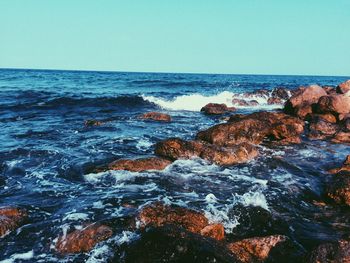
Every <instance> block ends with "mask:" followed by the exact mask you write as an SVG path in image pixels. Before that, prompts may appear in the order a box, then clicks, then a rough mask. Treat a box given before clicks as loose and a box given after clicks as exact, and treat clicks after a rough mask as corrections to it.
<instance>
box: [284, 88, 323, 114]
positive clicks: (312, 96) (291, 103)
mask: <svg viewBox="0 0 350 263" xmlns="http://www.w3.org/2000/svg"><path fill="white" fill-rule="evenodd" d="M326 95H327V92H326V91H325V90H324V89H323V88H321V87H320V86H318V85H311V86H309V87H307V88H304V89H299V90H298V91H297V92H296V93H295V94H294V95H293V96H292V97H291V98H290V99H289V100H288V101H287V102H286V104H285V106H284V110H285V112H287V113H289V114H294V110H295V108H297V107H299V106H300V105H302V104H308V105H312V104H314V103H317V102H318V100H319V99H320V98H321V97H322V96H326Z"/></svg>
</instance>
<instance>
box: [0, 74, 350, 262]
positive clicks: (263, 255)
mask: <svg viewBox="0 0 350 263" xmlns="http://www.w3.org/2000/svg"><path fill="white" fill-rule="evenodd" d="M266 92H268V91H264V90H261V91H257V92H255V93H252V94H247V95H246V96H247V98H248V100H238V99H236V98H233V104H234V105H239V106H249V105H253V104H254V103H256V102H255V101H254V99H253V98H254V96H253V95H256V94H260V95H264V94H266ZM272 94H273V96H272V97H271V98H269V101H268V103H269V104H283V105H284V106H283V109H282V110H277V111H261V112H255V113H251V114H233V111H235V108H233V107H228V106H227V105H225V104H214V103H210V104H207V105H203V108H202V112H203V114H206V115H208V117H211V116H217V115H222V116H224V117H225V116H226V117H227V118H226V121H225V122H224V123H219V124H216V125H214V126H212V127H209V128H208V129H204V130H200V131H198V132H197V134H196V135H195V136H194V138H192V139H191V140H186V139H183V138H172V137H170V138H168V139H165V140H162V141H159V142H158V143H157V144H156V145H155V146H154V156H145V157H143V158H139V159H125V158H120V159H118V160H114V161H112V162H110V163H106V164H103V165H101V166H98V167H95V168H94V172H95V173H100V172H104V171H109V170H126V171H131V172H146V173H147V171H151V170H152V171H153V170H164V169H167V167H168V166H169V165H171V164H172V163H173V162H175V161H176V160H187V159H193V158H200V159H203V160H205V161H206V162H208V163H211V164H215V165H219V166H223V167H227V166H233V165H239V164H242V163H246V162H250V161H252V160H254V159H256V158H258V156H259V152H260V151H261V147H262V146H264V147H267V148H269V147H275V146H280V145H290V146H293V145H295V144H300V143H301V142H302V141H303V140H310V141H314V140H327V141H330V142H332V143H337V144H349V143H350V80H349V81H346V82H344V83H340V84H339V85H338V86H337V87H328V86H327V87H321V86H318V85H311V86H307V87H299V88H298V89H296V90H292V91H290V90H287V89H283V88H280V87H279V88H276V89H275V90H274V91H273V92H272ZM250 97H252V99H251V100H250ZM136 118H138V119H140V121H156V122H161V123H163V124H164V125H167V123H169V122H171V121H173V120H172V117H171V116H169V115H167V114H165V113H160V112H148V113H145V114H143V115H141V116H137V117H136ZM101 124H102V122H101V121H97V120H87V121H86V122H85V126H90V127H91V126H92V127H95V126H100V125H101ZM348 154H350V153H348ZM324 172H328V173H329V176H330V178H331V179H330V181H329V184H328V185H327V186H326V187H325V189H324V196H323V200H322V201H323V202H324V203H326V204H327V205H329V206H340V207H342V208H343V209H350V208H349V206H350V155H348V156H347V158H346V160H345V161H344V163H343V165H342V166H341V167H333V168H332V169H330V170H328V171H324ZM134 210H135V213H134V214H133V216H131V218H128V220H126V222H124V224H125V230H127V231H132V232H136V233H137V234H138V238H137V239H135V240H133V242H130V243H129V244H128V245H127V246H125V245H124V246H121V247H120V248H117V249H116V251H115V256H114V259H113V260H114V261H115V262H119V260H120V258H123V262H312V263H313V262H315V263H316V262H350V236H344V237H343V238H342V239H339V240H337V241H336V242H333V243H329V242H325V243H323V244H319V246H317V247H314V248H313V249H312V250H310V251H306V250H305V249H303V248H301V247H300V245H299V244H297V243H296V242H294V240H293V237H291V236H287V235H283V234H281V233H277V232H276V233H269V234H266V235H264V236H248V237H245V238H241V237H235V236H234V235H232V234H231V235H227V233H226V232H225V228H224V225H223V224H222V223H220V222H213V221H212V220H210V219H209V218H207V217H206V215H205V214H204V213H203V211H195V210H192V209H189V208H186V207H182V206H178V205H173V204H165V203H164V202H158V201H155V202H152V203H148V204H145V205H143V206H140V207H137V208H135V209H134ZM30 218H31V214H30V213H28V212H27V211H25V210H23V209H21V208H17V207H5V208H0V238H3V237H4V236H6V235H14V234H15V232H16V229H18V228H20V227H21V226H23V225H24V224H26V222H27V221H29V222H30ZM116 230H117V227H116V226H115V225H114V222H113V220H105V221H101V222H100V221H99V222H84V227H83V228H80V229H73V227H72V229H69V231H67V232H65V233H60V234H59V235H58V236H57V237H54V236H53V242H52V244H51V249H52V250H53V251H55V253H57V254H59V255H67V254H74V253H83V252H88V251H90V250H91V249H92V248H93V247H95V246H96V245H97V244H99V243H101V242H104V241H106V240H109V239H111V238H113V235H114V234H115V233H116ZM53 235H54V234H53Z"/></svg>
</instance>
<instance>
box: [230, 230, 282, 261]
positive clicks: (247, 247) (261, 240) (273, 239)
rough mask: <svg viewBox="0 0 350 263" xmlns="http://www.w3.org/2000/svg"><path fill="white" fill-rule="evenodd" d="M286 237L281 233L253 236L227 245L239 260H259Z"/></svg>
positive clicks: (264, 257) (266, 256)
mask: <svg viewBox="0 0 350 263" xmlns="http://www.w3.org/2000/svg"><path fill="white" fill-rule="evenodd" d="M287 239H288V238H287V237H286V236H282V235H274V236H267V237H253V238H247V239H243V240H240V241H236V242H233V243H230V244H228V246H227V247H228V248H229V250H230V251H231V252H232V253H233V254H234V255H235V256H237V257H238V259H239V261H240V262H246V263H249V262H261V261H265V260H266V259H267V258H268V257H269V255H270V251H271V250H272V249H273V248H274V247H275V246H277V245H278V244H279V243H282V242H285V241H286V240H287Z"/></svg>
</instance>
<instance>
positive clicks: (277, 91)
mask: <svg viewBox="0 0 350 263" xmlns="http://www.w3.org/2000/svg"><path fill="white" fill-rule="evenodd" d="M290 95H291V93H290V91H289V90H288V89H286V88H281V87H278V88H274V89H273V90H272V93H271V97H274V98H279V99H282V100H288V99H289V97H290Z"/></svg>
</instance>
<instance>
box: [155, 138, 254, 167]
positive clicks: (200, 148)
mask: <svg viewBox="0 0 350 263" xmlns="http://www.w3.org/2000/svg"><path fill="white" fill-rule="evenodd" d="M155 153H156V154H157V155H158V156H161V157H165V158H169V159H171V160H177V159H191V158H195V157H199V158H202V159H204V160H207V161H209V162H213V163H216V164H218V165H234V164H238V163H244V162H247V161H249V160H251V159H253V158H255V157H256V156H257V155H258V151H257V149H256V148H255V147H254V146H253V145H251V144H248V143H241V144H237V145H233V146H231V147H230V148H224V147H220V146H216V145H211V144H208V143H205V142H200V141H185V140H182V139H179V138H170V139H167V140H165V141H162V142H159V143H157V145H156V149H155Z"/></svg>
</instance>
